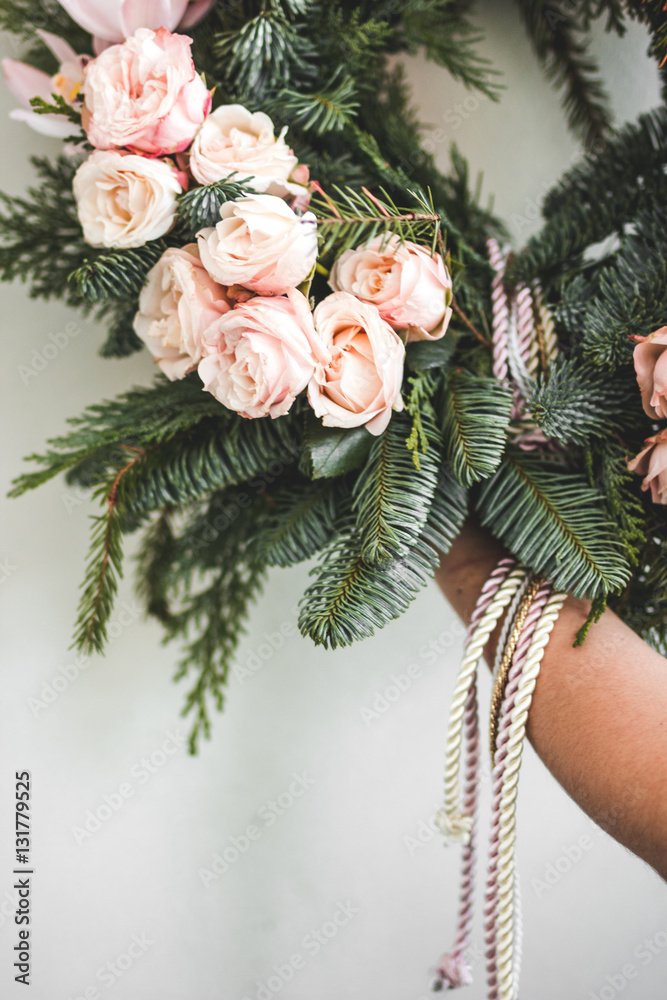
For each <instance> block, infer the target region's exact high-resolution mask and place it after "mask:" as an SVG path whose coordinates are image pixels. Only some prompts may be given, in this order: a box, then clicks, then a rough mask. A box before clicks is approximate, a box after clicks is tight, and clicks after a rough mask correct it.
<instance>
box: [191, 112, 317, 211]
mask: <svg viewBox="0 0 667 1000" xmlns="http://www.w3.org/2000/svg"><path fill="white" fill-rule="evenodd" d="M286 132H287V127H285V128H284V129H283V130H282V131H281V133H280V135H278V136H276V135H274V132H273V122H272V121H271V119H270V118H269V116H268V115H265V114H264V112H263V111H256V112H255V113H254V114H251V112H250V111H248V110H247V109H246V108H244V107H243V106H242V105H241V104H223V105H222V106H221V107H219V108H216V110H215V111H213V112H212V114H210V115H209V116H208V118H207V119H206V121H205V122H204V124H203V125H202V126H201V128H200V129H199V131H198V132H197V134H196V136H195V137H194V141H193V143H192V148H191V150H190V170H191V171H192V176H193V177H194V178H195V180H198V181H199V183H200V184H212V183H213V182H214V181H220V180H223V179H224V178H225V177H229V175H230V174H233V173H236V174H237V177H236V179H237V180H242V179H243V178H245V177H252V180H251V181H249V182H248V186H249V187H252V189H253V190H254V191H257V192H258V193H259V194H274V195H277V197H279V198H287V199H288V200H289V199H290V198H293V199H294V200H296V201H297V202H298V206H299V207H300V208H304V207H306V206H307V204H308V198H309V197H310V195H309V193H308V189H307V188H306V185H307V184H308V167H305V166H303V165H301V166H298V162H299V161H298V160H297V158H296V156H295V155H294V153H293V152H292V150H291V149H290V148H289V146H288V145H287V143H286V142H285V133H286ZM294 207H296V206H294Z"/></svg>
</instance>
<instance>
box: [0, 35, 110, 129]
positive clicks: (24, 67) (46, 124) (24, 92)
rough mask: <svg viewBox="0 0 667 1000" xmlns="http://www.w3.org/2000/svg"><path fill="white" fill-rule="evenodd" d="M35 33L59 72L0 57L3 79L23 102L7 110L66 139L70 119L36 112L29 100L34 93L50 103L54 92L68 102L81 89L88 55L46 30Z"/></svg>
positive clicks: (18, 118) (69, 102) (13, 116)
mask: <svg viewBox="0 0 667 1000" xmlns="http://www.w3.org/2000/svg"><path fill="white" fill-rule="evenodd" d="M37 34H38V35H39V37H40V38H41V39H42V41H43V42H44V44H45V45H46V47H47V48H48V49H50V50H51V52H52V53H53V55H54V56H55V57H56V59H57V60H58V62H59V63H60V66H59V68H58V72H57V73H56V74H55V75H54V76H49V75H48V73H42V71H41V70H39V69H35V67H34V66H29V65H28V63H23V62H18V61H17V60H16V59H3V60H2V70H3V73H4V75H5V82H6V83H7V86H8V87H9V89H10V90H11V92H12V94H13V95H14V97H15V98H16V99H17V101H19V103H20V104H22V105H23V107H21V108H15V109H14V111H10V113H9V117H10V118H14V119H15V120H16V121H23V122H25V123H26V124H27V125H29V126H30V128H33V129H34V130H35V131H36V132H41V133H42V135H51V136H54V137H55V138H57V139H66V138H67V137H68V136H70V135H71V134H72V132H73V131H74V126H73V125H72V123H71V122H70V121H67V119H65V118H63V116H62V115H38V114H36V113H35V112H34V111H33V110H32V107H31V104H30V100H31V98H33V97H41V98H42V100H43V101H48V102H49V103H50V104H51V103H53V95H54V94H59V95H60V96H61V97H63V98H64V99H65V100H66V101H67V103H68V104H73V103H74V101H75V100H76V98H77V97H78V95H79V91H80V90H81V86H82V84H83V70H84V66H85V65H86V63H87V62H88V61H89V58H90V57H89V56H78V55H77V54H76V52H75V51H74V49H73V48H72V47H71V46H70V45H68V44H67V42H65V41H63V39H62V38H58V36H57V35H52V34H50V33H49V32H48V31H41V30H38V31H37Z"/></svg>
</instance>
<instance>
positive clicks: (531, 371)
mask: <svg viewBox="0 0 667 1000" xmlns="http://www.w3.org/2000/svg"><path fill="white" fill-rule="evenodd" d="M516 327H517V334H518V341H519V351H520V354H521V357H522V358H523V362H524V364H525V366H526V370H527V372H528V375H529V376H530V378H531V379H535V378H536V376H537V372H538V369H539V367H540V344H539V340H538V336H537V327H536V324H535V311H534V304H533V293H532V291H531V289H530V288H529V287H528V285H521V286H520V288H519V289H518V290H517V293H516Z"/></svg>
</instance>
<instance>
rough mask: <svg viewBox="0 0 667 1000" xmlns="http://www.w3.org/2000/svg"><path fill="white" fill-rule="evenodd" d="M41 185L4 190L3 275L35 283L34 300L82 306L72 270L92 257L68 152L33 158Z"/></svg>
mask: <svg viewBox="0 0 667 1000" xmlns="http://www.w3.org/2000/svg"><path fill="white" fill-rule="evenodd" d="M31 163H32V164H33V166H34V168H35V170H36V172H37V178H38V183H37V185H36V186H34V187H29V188H28V190H27V192H26V197H25V198H10V197H9V196H8V195H6V194H4V193H2V192H0V206H2V209H3V211H2V213H0V278H2V280H3V281H12V280H13V279H14V278H20V279H21V281H28V280H29V281H30V295H31V296H32V297H33V298H45V299H52V298H58V299H59V298H62V299H64V300H65V301H66V302H67V303H68V304H69V305H80V300H79V298H78V295H77V294H76V291H75V289H74V288H73V286H71V285H70V284H69V283H68V278H69V275H70V274H71V272H72V271H75V270H77V268H79V267H81V265H82V264H83V262H84V261H85V259H86V258H87V257H88V256H89V255H90V247H89V246H88V244H86V243H84V240H83V234H82V232H81V226H80V225H79V221H78V219H77V214H76V204H75V201H74V195H73V194H72V179H73V177H74V171H75V169H76V164H75V163H73V162H72V160H71V159H68V158H66V157H64V156H59V157H58V158H57V159H56V160H54V161H51V160H48V159H46V158H45V157H33V158H32V160H31Z"/></svg>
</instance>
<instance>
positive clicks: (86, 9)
mask: <svg viewBox="0 0 667 1000" xmlns="http://www.w3.org/2000/svg"><path fill="white" fill-rule="evenodd" d="M59 2H60V4H61V6H63V7H64V8H65V10H66V11H67V13H68V14H69V16H70V17H71V18H72V19H73V20H74V21H76V23H77V24H80V25H81V27H82V28H85V29H86V31H89V32H90V33H91V35H98V36H99V37H100V38H103V39H104V40H105V41H107V42H122V41H123V32H122V30H121V27H120V4H121V0H59Z"/></svg>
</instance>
